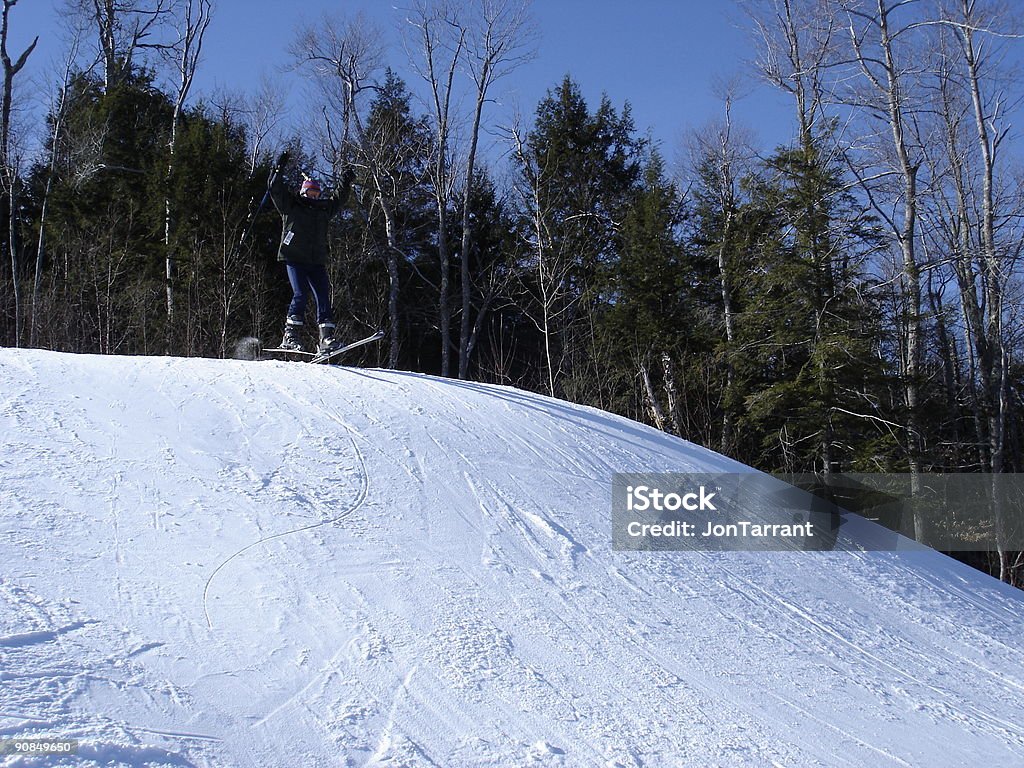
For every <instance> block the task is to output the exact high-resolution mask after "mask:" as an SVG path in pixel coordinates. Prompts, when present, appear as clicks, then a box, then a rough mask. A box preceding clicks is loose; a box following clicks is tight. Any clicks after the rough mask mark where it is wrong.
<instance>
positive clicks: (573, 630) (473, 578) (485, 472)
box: [0, 350, 1024, 768]
mask: <svg viewBox="0 0 1024 768" xmlns="http://www.w3.org/2000/svg"><path fill="white" fill-rule="evenodd" d="M0 393H2V394H0V429H2V431H3V434H4V436H5V440H4V444H3V447H2V450H0V504H2V512H0V561H2V562H4V563H5V567H4V569H3V570H2V571H0V739H4V738H12V737H42V736H46V737H53V738H66V739H68V738H70V739H78V740H80V742H81V749H80V754H79V757H78V759H76V760H75V761H73V762H68V763H67V764H73V765H104V766H106V765H126V766H227V765H230V766H278V765H280V766H292V765H342V766H466V767H467V768H475V767H476V766H507V765H517V766H595V765H596V766H606V767H608V768H640V767H641V766H663V765H664V766H673V765H678V766H689V765H701V766H767V765H778V766H783V765H784V766H851V768H852V767H853V766H875V765H878V766H923V765H928V766H961V765H993V766H1016V765H1021V764H1024V725H1022V723H1024V665H1022V662H1021V659H1020V653H1019V647H1020V645H1019V644H1020V637H1021V631H1022V629H1024V600H1022V596H1021V594H1019V593H1017V592H1014V591H1012V590H1009V589H1008V588H1005V587H1004V585H1000V584H998V583H997V582H994V581H993V580H991V579H988V578H987V577H983V576H982V575H981V574H977V573H975V572H973V571H971V570H970V569H967V568H966V567H964V566H960V565H959V564H955V563H953V562H952V561H949V560H948V559H946V558H943V557H941V556H939V555H937V554H935V553H930V552H919V551H914V552H899V553H891V552H889V553H885V552H870V551H863V549H862V548H860V547H859V545H858V543H857V540H856V536H857V535H860V533H859V532H861V531H865V532H866V534H865V535H870V526H868V527H864V526H866V525H867V524H864V526H860V527H858V526H857V525H852V524H851V525H850V526H849V529H851V530H853V531H854V532H853V533H849V534H847V535H848V536H852V537H854V538H851V539H848V540H842V543H843V546H845V547H846V548H847V549H848V551H835V552H820V553H719V552H679V553H669V552H650V553H625V552H614V551H612V550H611V548H610V544H611V543H610V525H609V522H608V505H609V495H610V486H611V475H612V473H614V472H617V471H645V472H658V471H700V472H714V471H742V469H743V468H742V467H740V466H739V465H737V464H735V463H734V462H731V461H730V460H728V459H726V458H724V457H721V456H718V455H716V454H713V453H711V452H709V451H705V450H704V449H701V448H699V447H697V446H693V445H691V444H689V443H685V442H683V441H680V440H676V439H673V438H669V437H667V436H665V435H662V434H660V433H658V432H655V431H654V430H650V429H648V428H646V427H643V426H641V425H637V424H634V423H632V422H629V421H626V420H624V419H619V418H616V417H613V416H609V415H608V414H604V413H602V412H600V411H596V410H594V409H588V408H579V407H575V406H571V405H568V404H566V403H562V402H559V401H555V400H551V399H548V398H543V397H539V396H535V395H529V394H526V393H523V392H519V391H517V390H514V389H510V388H507V387H493V386H484V385H478V384H472V383H467V382H458V381H448V380H439V379H434V378H431V377H428V376H423V375H418V374H408V373H399V372H386V371H364V370H355V369H342V368H330V367H317V366H301V365H294V364H288V363H274V362H259V363H240V362H236V361H209V360H206V361H202V360H175V359H170V358H148V359H146V358H98V357H89V356H68V355H57V354H52V353H44V352H28V351H12V350H0ZM844 530H846V528H844ZM54 764H58V763H54V762H44V761H43V760H41V759H32V758H24V757H7V758H3V757H0V765H3V766H35V765H54Z"/></svg>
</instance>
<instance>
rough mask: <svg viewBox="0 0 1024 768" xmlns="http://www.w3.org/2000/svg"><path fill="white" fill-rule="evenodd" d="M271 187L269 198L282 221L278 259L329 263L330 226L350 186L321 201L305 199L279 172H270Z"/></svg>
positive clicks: (344, 186) (300, 262)
mask: <svg viewBox="0 0 1024 768" xmlns="http://www.w3.org/2000/svg"><path fill="white" fill-rule="evenodd" d="M269 186H270V199H271V200H273V201H274V207H276V208H277V210H278V211H279V212H280V214H281V220H282V221H281V245H280V246H279V247H278V250H277V260H278V261H288V262H292V263H295V264H326V263H327V256H328V254H327V227H328V225H329V224H330V221H331V217H333V216H334V215H335V214H337V212H338V211H339V209H340V208H341V204H342V203H343V202H344V201H345V198H347V197H348V191H349V189H350V188H351V186H352V185H351V183H348V184H344V185H343V187H342V189H336V190H334V192H333V193H332V194H331V195H329V196H328V197H324V198H320V199H318V200H312V199H309V198H305V197H302V196H301V195H298V194H296V193H295V192H292V191H291V190H289V189H287V188H286V187H285V185H284V181H283V179H282V178H281V174H280V173H271V175H270V182H269Z"/></svg>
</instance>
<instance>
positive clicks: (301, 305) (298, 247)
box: [268, 152, 355, 353]
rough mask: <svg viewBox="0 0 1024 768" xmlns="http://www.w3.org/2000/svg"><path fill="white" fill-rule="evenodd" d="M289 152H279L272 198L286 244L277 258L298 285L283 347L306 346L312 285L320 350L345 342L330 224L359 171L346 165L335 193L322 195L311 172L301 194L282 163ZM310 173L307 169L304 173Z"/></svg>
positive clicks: (318, 348)
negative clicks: (332, 274) (338, 319)
mask: <svg viewBox="0 0 1024 768" xmlns="http://www.w3.org/2000/svg"><path fill="white" fill-rule="evenodd" d="M289 158H290V155H289V154H288V153H287V152H284V153H282V154H281V157H280V158H278V161H277V166H276V167H275V168H274V170H273V171H272V172H271V174H270V180H269V182H268V187H269V192H270V198H271V200H273V201H274V207H275V208H277V210H278V212H279V213H280V214H281V220H282V226H281V245H280V246H279V248H278V252H277V260H278V261H283V262H284V265H285V267H286V268H287V271H288V282H289V283H291V287H292V301H291V304H290V305H289V306H288V317H287V318H286V319H285V325H284V338H283V339H282V340H281V348H282V349H289V350H298V351H301V350H302V339H301V332H302V326H303V320H304V316H305V313H306V303H307V301H308V299H309V293H310V292H311V291H312V293H313V298H314V299H315V300H316V313H317V324H318V325H319V326H320V343H319V345H318V347H317V351H318V352H320V353H324V352H330V351H333V350H334V349H335V348H337V347H339V346H341V340H340V339H339V338H338V337H337V328H336V326H335V324H334V312H333V310H332V308H331V282H330V278H329V277H328V275H327V257H328V252H327V227H328V224H329V223H330V220H331V218H332V217H333V216H335V215H336V214H337V213H338V211H339V210H340V209H341V206H342V203H344V201H345V199H346V198H347V197H348V193H349V190H350V189H351V188H352V181H353V179H354V178H355V173H354V172H353V171H352V169H351V168H346V169H345V172H344V173H343V174H342V177H341V186H340V187H339V188H338V189H336V190H335V191H334V193H333V194H332V195H330V196H329V197H326V198H321V197H320V192H321V190H320V184H319V183H318V182H317V181H316V180H315V179H311V178H309V177H308V176H307V177H306V178H305V181H303V182H302V187H301V189H300V190H299V193H298V194H295V193H294V192H292V191H290V190H288V189H286V188H285V185H284V180H283V179H282V178H281V169H282V168H284V166H285V165H286V164H287V163H288V160H289ZM303 175H305V174H303Z"/></svg>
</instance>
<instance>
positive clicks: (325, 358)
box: [309, 331, 384, 363]
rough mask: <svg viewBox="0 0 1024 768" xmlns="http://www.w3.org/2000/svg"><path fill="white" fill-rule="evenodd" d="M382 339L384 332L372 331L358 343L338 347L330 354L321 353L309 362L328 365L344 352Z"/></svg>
mask: <svg viewBox="0 0 1024 768" xmlns="http://www.w3.org/2000/svg"><path fill="white" fill-rule="evenodd" d="M383 338H384V331H374V332H373V333H371V334H370V335H369V336H367V337H366V338H365V339H359V341H353V342H352V343H351V344H346V345H345V346H343V347H338V348H337V349H332V350H331V351H330V352H323V353H321V354H318V355H316V356H315V357H314V358H313V359H312V360H310V361H309V362H311V363H330V362H332V361H333V360H335V359H337V358H338V357H341V355H343V354H345V353H346V352H348V351H350V350H353V349H355V348H356V347H361V346H363V345H364V344H370V343H372V342H374V341H378V340H379V339H383Z"/></svg>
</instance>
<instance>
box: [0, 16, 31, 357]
mask: <svg viewBox="0 0 1024 768" xmlns="http://www.w3.org/2000/svg"><path fill="white" fill-rule="evenodd" d="M3 3H4V6H3V15H2V17H0V61H2V62H3V67H4V86H3V88H4V90H3V95H2V97H0V98H2V102H0V166H2V168H3V175H4V176H3V179H4V187H5V190H4V191H5V192H6V193H7V213H8V216H7V246H8V250H9V252H10V256H11V280H12V288H13V290H14V314H15V320H14V328H15V330H14V344H15V346H19V345H20V344H21V332H22V328H21V325H22V318H21V287H20V281H19V278H18V246H17V237H16V236H17V226H16V225H17V210H18V206H17V183H18V171H17V168H15V164H14V162H13V158H12V156H11V108H12V105H13V100H14V78H15V76H16V75H17V74H18V73H19V72H20V71H21V70H22V68H23V67H24V66H25V63H26V62H27V61H28V57H29V56H30V55H31V54H32V51H33V50H35V47H36V44H37V43H38V42H39V38H38V37H36V38H35V39H34V40H33V41H32V42H31V44H29V46H28V48H26V49H25V50H24V51H22V53H21V55H20V56H18V58H17V60H15V61H12V60H11V55H10V52H9V51H8V50H7V36H8V31H9V29H10V26H9V25H10V18H9V17H10V13H11V9H12V8H14V6H15V5H17V4H18V0H3Z"/></svg>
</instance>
